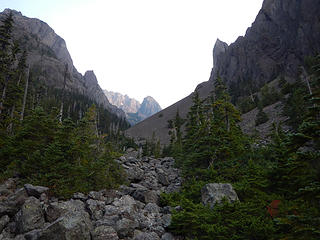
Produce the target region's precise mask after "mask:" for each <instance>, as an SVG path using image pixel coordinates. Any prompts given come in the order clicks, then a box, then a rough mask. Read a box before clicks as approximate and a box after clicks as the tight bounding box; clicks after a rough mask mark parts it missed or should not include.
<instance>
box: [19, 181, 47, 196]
mask: <svg viewBox="0 0 320 240" xmlns="http://www.w3.org/2000/svg"><path fill="white" fill-rule="evenodd" d="M24 188H25V189H26V191H27V193H28V195H29V196H32V197H36V198H40V196H41V194H42V193H45V194H47V193H48V191H49V188H47V187H42V186H33V185H31V184H25V185H24Z"/></svg>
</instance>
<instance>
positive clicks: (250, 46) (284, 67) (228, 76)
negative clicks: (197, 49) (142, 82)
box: [126, 0, 320, 143]
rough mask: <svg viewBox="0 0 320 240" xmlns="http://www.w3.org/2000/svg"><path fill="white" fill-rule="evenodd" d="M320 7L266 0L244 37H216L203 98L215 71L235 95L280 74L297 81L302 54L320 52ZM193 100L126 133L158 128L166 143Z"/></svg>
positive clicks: (147, 134)
mask: <svg viewBox="0 0 320 240" xmlns="http://www.w3.org/2000/svg"><path fill="white" fill-rule="evenodd" d="M319 12H320V2H319V1H315V0H304V1H301V0H282V1H278V0H265V1H264V2H263V5H262V8H261V10H260V11H259V13H258V15H257V17H256V19H255V21H254V23H253V24H252V26H251V27H250V28H248V30H247V32H246V34H245V36H243V37H239V38H238V39H237V40H236V41H235V42H234V43H232V44H230V46H228V45H227V44H225V43H223V42H222V41H220V40H217V42H216V44H215V47H214V50H213V68H212V72H211V77H210V79H209V81H208V82H204V83H201V84H199V85H198V86H197V88H196V89H197V91H198V92H199V95H200V97H201V98H205V97H207V96H208V95H209V94H210V92H211V91H212V89H213V82H214V80H215V78H216V77H217V76H220V77H222V78H223V79H224V80H225V81H226V82H227V84H228V86H229V89H230V91H231V94H232V95H233V97H236V98H237V97H239V96H244V95H247V94H251V93H252V92H255V91H258V90H259V89H260V88H261V87H262V86H263V85H264V84H265V83H269V82H271V81H272V80H274V79H276V78H278V77H280V76H281V77H285V78H286V79H287V80H289V81H294V80H295V79H296V78H297V77H298V75H299V71H300V66H303V64H304V58H305V57H307V56H312V55H315V54H317V53H319V52H320V17H319ZM191 105H192V94H190V95H189V96H187V97H186V98H184V99H182V100H180V101H179V102H177V103H175V104H173V105H172V106H170V107H168V108H166V109H164V110H163V111H161V112H160V113H159V114H157V115H154V116H152V117H150V118H148V119H146V120H144V121H143V122H141V123H139V124H137V125H136V126H134V127H131V128H130V129H128V130H127V131H126V133H127V135H129V136H132V137H135V138H149V139H150V138H151V136H152V133H153V132H155V134H156V135H157V137H158V138H159V139H160V141H161V142H162V143H168V142H169V135H168V128H167V121H168V120H170V119H173V118H174V117H175V114H176V112H177V111H179V113H180V116H181V117H183V118H185V117H186V115H187V112H188V111H189V109H190V107H191ZM160 116H161V117H160ZM270 122H272V119H270ZM243 125H246V124H243Z"/></svg>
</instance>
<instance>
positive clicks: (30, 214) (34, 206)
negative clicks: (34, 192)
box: [17, 197, 45, 233]
mask: <svg viewBox="0 0 320 240" xmlns="http://www.w3.org/2000/svg"><path fill="white" fill-rule="evenodd" d="M17 215H18V216H17V230H18V232H19V233H26V232H29V231H31V230H34V229H40V228H42V227H43V226H44V223H45V220H44V214H43V210H42V207H41V204H40V201H39V199H37V198H35V197H29V198H28V199H27V200H26V201H25V203H24V204H23V206H22V207H21V210H20V212H19V213H18V214H17Z"/></svg>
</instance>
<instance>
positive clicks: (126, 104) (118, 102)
mask: <svg viewBox="0 0 320 240" xmlns="http://www.w3.org/2000/svg"><path fill="white" fill-rule="evenodd" d="M103 92H104V94H105V95H106V96H107V98H108V100H109V102H110V103H111V104H113V105H115V106H117V107H118V108H121V109H122V110H123V111H124V112H125V113H136V112H138V110H139V108H140V105H141V104H140V102H139V101H138V100H136V99H134V98H130V97H129V96H128V95H122V94H121V93H117V92H112V91H107V90H103Z"/></svg>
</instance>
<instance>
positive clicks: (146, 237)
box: [133, 232, 160, 240]
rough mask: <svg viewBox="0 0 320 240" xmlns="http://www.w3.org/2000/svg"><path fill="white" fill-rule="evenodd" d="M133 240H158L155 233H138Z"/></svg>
mask: <svg viewBox="0 0 320 240" xmlns="http://www.w3.org/2000/svg"><path fill="white" fill-rule="evenodd" d="M133 240H160V238H159V236H158V235H157V234H156V233H155V232H150V233H148V232H140V233H138V234H137V235H136V236H134V238H133Z"/></svg>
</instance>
